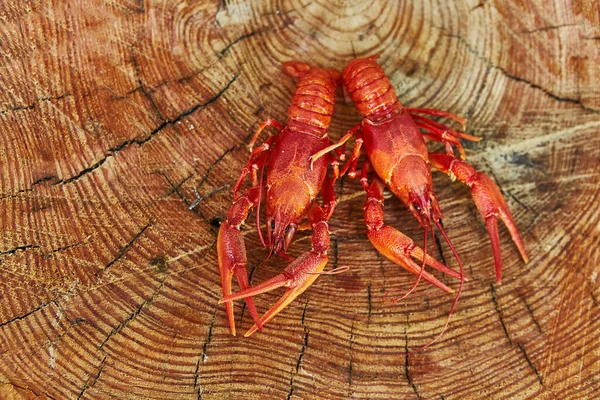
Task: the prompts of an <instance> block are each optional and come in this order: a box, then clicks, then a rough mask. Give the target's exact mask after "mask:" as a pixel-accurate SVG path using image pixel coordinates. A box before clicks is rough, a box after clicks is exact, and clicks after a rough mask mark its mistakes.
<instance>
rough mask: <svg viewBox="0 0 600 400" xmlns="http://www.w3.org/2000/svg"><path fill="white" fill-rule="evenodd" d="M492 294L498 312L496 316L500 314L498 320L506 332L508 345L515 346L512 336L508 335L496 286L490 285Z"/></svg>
mask: <svg viewBox="0 0 600 400" xmlns="http://www.w3.org/2000/svg"><path fill="white" fill-rule="evenodd" d="M490 293H491V294H492V302H493V303H494V309H495V310H496V314H498V319H499V320H500V324H501V325H502V329H503V330H504V335H505V336H506V338H507V339H508V343H509V344H510V345H512V344H513V342H512V339H511V338H510V335H509V334H508V329H507V328H506V325H505V324H504V317H503V316H502V310H501V309H500V305H499V304H498V299H497V298H496V288H494V285H493V284H491V283H490Z"/></svg>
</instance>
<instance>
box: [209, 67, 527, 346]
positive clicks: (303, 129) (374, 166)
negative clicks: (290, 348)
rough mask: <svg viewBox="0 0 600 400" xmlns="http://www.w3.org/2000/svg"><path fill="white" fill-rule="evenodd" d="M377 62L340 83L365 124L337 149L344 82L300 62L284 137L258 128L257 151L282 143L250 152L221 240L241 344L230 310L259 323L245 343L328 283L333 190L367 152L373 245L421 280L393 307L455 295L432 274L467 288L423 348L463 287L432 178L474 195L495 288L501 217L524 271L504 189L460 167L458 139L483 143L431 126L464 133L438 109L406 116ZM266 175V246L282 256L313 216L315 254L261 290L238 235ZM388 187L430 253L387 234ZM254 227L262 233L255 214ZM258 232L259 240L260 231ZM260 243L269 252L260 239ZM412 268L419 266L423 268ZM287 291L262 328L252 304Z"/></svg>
mask: <svg viewBox="0 0 600 400" xmlns="http://www.w3.org/2000/svg"><path fill="white" fill-rule="evenodd" d="M376 59H377V56H372V57H368V58H359V59H356V60H353V61H352V62H350V63H349V64H348V65H347V66H346V67H345V68H344V70H343V72H342V75H341V81H342V84H343V86H344V89H345V90H346V92H347V93H349V94H350V97H351V98H352V100H353V101H354V105H355V107H356V108H357V110H358V111H359V113H360V114H361V115H362V116H363V120H362V121H361V122H360V123H359V124H358V125H357V126H355V127H354V128H352V129H351V130H350V131H349V132H348V133H347V134H346V135H344V136H343V137H342V138H341V139H340V140H339V141H338V143H336V144H330V141H329V139H328V138H327V132H326V131H327V128H328V126H329V122H330V119H331V114H332V111H333V101H334V96H335V90H336V89H335V88H336V83H337V81H338V80H339V79H340V78H339V76H338V75H337V74H336V73H335V72H332V71H331V70H324V69H321V68H314V67H313V68H310V67H308V66H307V65H306V64H302V63H299V62H291V63H286V64H285V65H284V70H285V71H286V72H287V73H288V74H289V75H291V76H297V77H299V82H298V88H297V89H296V92H295V95H294V98H293V100H292V106H291V107H290V110H289V112H288V115H289V121H288V125H287V126H286V127H283V126H282V125H280V124H278V123H276V122H273V121H270V120H268V121H265V122H264V123H263V124H262V125H261V126H260V127H259V129H258V131H257V133H256V134H255V135H254V138H253V139H252V141H251V144H252V143H254V141H255V140H256V138H257V136H258V134H259V133H260V131H261V130H262V129H263V128H264V127H265V126H274V127H276V128H277V129H279V130H281V133H280V135H279V136H273V137H271V138H269V139H267V141H266V142H265V143H264V144H263V145H262V146H260V147H258V148H257V149H255V150H254V151H253V152H252V155H251V157H250V160H249V162H248V164H247V165H246V166H245V167H244V169H243V171H242V174H241V176H240V178H239V180H238V183H237V184H236V186H235V188H234V193H236V194H237V192H238V190H239V188H240V185H241V183H242V181H243V179H244V178H245V177H246V176H247V175H248V174H249V173H252V177H253V179H252V180H253V186H252V187H251V188H250V189H247V190H246V191H245V192H244V194H243V195H242V196H241V197H239V198H237V200H236V201H235V202H234V204H233V205H232V207H231V208H230V210H229V212H228V214H227V221H225V222H224V223H223V224H222V225H221V230H220V232H219V239H218V251H219V264H220V269H221V277H222V286H223V294H224V296H225V297H224V299H223V300H222V301H224V302H225V303H226V306H227V315H228V319H229V323H230V328H231V331H232V332H233V333H234V334H235V327H234V325H233V311H232V308H231V307H232V306H231V301H233V300H235V299H240V298H245V299H246V302H247V304H248V308H249V310H250V312H251V314H252V316H253V318H254V320H255V323H256V324H255V325H254V327H252V329H250V331H248V333H247V335H249V334H252V333H253V332H255V331H256V330H257V329H261V328H262V325H263V324H265V323H266V322H268V321H269V320H270V319H272V318H273V317H274V316H275V315H276V314H277V313H278V312H279V311H281V309H283V308H284V307H285V306H287V305H288V304H289V303H290V302H291V301H292V300H293V299H294V298H296V297H297V296H298V295H299V294H300V293H302V292H303V291H304V290H306V289H307V288H308V286H310V285H311V284H312V283H313V282H314V280H315V279H316V278H317V276H318V274H319V273H322V271H323V268H324V267H325V265H326V263H327V249H328V247H329V231H328V227H327V221H328V219H329V217H330V216H331V214H332V212H333V209H334V208H335V204H336V201H335V196H334V194H333V182H334V181H335V179H336V178H337V177H338V176H340V175H344V174H346V173H348V175H349V176H350V177H351V178H354V177H356V176H357V174H358V173H357V164H358V159H359V156H360V154H361V150H362V149H363V148H364V152H365V154H366V160H365V161H364V164H363V166H362V169H361V171H360V182H361V185H362V186H363V188H364V190H365V191H366V193H367V199H366V201H365V205H364V218H365V223H366V225H367V235H368V237H369V240H370V241H371V243H372V244H373V246H375V248H377V249H378V250H379V251H380V252H381V253H382V254H383V255H385V256H386V257H387V258H389V259H390V260H392V261H393V262H394V263H396V264H398V265H399V266H402V267H403V268H405V269H407V270H408V271H409V272H411V273H413V274H415V275H417V276H418V277H417V279H416V281H415V283H414V285H413V286H412V288H410V289H409V290H408V291H407V292H406V294H404V295H403V296H402V297H399V298H397V299H395V300H398V299H400V298H404V297H405V296H407V295H408V294H410V293H411V292H412V291H413V290H414V289H415V288H416V286H417V284H418V283H419V281H420V279H425V280H427V281H429V282H430V283H432V284H434V285H435V286H437V287H439V288H441V289H443V290H445V291H447V292H452V289H450V288H449V287H448V286H446V285H445V284H444V283H442V282H441V281H439V280H438V279H437V278H435V277H434V276H433V275H431V274H429V273H428V272H427V271H425V265H430V266H431V267H434V268H436V269H438V270H440V271H442V272H444V273H446V274H449V275H451V276H453V277H456V278H459V279H460V286H459V288H458V291H457V294H456V297H455V299H454V302H453V303H452V306H451V309H450V313H449V316H448V319H447V320H446V324H445V326H444V328H443V329H442V331H441V332H440V334H439V335H438V336H437V337H436V338H435V339H434V340H433V341H431V342H430V343H428V344H427V345H426V346H424V347H427V346H429V345H430V344H432V343H434V342H435V341H437V340H438V339H439V338H440V337H441V335H442V333H443V332H444V331H445V329H446V327H447V325H448V321H449V319H450V316H451V315H452V312H453V310H454V307H455V305H456V303H457V301H458V298H459V297H460V294H461V291H462V288H463V283H464V280H465V278H464V273H463V264H462V261H461V260H460V257H459V255H458V253H457V251H456V249H455V248H454V246H453V245H452V242H451V241H450V239H449V237H448V235H447V234H446V232H445V231H444V228H443V226H442V224H441V217H442V212H441V210H440V207H439V204H438V201H437V199H436V197H435V194H434V192H433V185H432V178H431V168H435V169H438V170H440V171H442V172H445V173H447V174H449V175H450V177H451V178H452V179H453V180H454V179H458V180H460V181H461V182H463V183H465V184H467V185H469V186H470V188H471V194H472V197H473V199H474V201H475V204H476V206H477V209H478V210H479V212H480V214H481V215H482V217H483V218H484V220H485V223H486V227H487V230H488V233H489V236H490V240H491V243H492V249H493V253H494V259H495V268H496V280H497V282H499V283H500V281H501V259H500V242H499V237H498V226H497V219H498V217H500V218H501V219H502V220H503V221H504V223H505V224H506V226H507V227H508V230H509V232H510V235H511V237H512V239H513V241H514V243H515V244H516V246H517V248H518V250H519V252H520V254H521V256H522V257H523V260H524V261H525V262H527V255H526V253H525V248H524V246H523V242H522V240H521V237H520V235H519V232H518V230H517V227H516V225H515V223H514V221H513V218H512V216H511V213H510V211H509V209H508V206H507V204H506V201H505V200H504V197H503V196H502V194H501V192H500V190H499V188H498V186H497V185H496V184H495V183H494V181H493V180H492V179H490V178H489V177H488V176H487V175H485V174H484V173H482V172H477V171H476V170H475V169H474V168H473V167H472V166H471V165H469V164H467V163H466V162H465V161H463V159H464V158H465V153H464V150H463V148H462V146H461V144H460V142H459V140H458V139H464V140H471V141H478V140H479V138H477V137H474V136H471V135H467V134H465V133H463V132H458V131H456V130H454V129H451V128H449V127H447V126H446V125H443V124H441V123H439V122H437V121H434V120H432V119H430V118H427V117H426V116H437V117H447V118H450V119H453V120H455V121H457V122H459V123H460V124H461V125H462V127H463V130H464V126H465V122H464V120H463V119H462V118H460V117H458V116H456V115H453V114H450V113H448V112H445V111H441V110H436V109H426V108H405V107H403V106H402V105H401V104H400V102H399V101H398V99H397V97H396V94H395V91H394V89H393V88H392V86H391V84H390V81H389V79H388V78H387V76H386V75H385V73H384V71H383V70H382V69H381V67H380V66H379V65H378V64H377V63H376V61H375V60H376ZM317 82H318V83H317ZM351 138H355V145H354V148H353V151H352V153H351V155H350V157H349V158H348V160H347V161H346V163H345V165H344V166H343V167H342V169H341V170H339V167H338V163H337V160H336V158H335V156H334V154H333V153H331V151H335V153H336V154H337V155H338V157H339V158H340V159H341V160H344V159H345V156H344V149H345V143H346V142H347V141H348V140H349V139H351ZM426 139H427V140H433V141H437V142H442V143H444V144H445V148H446V152H445V153H430V152H429V151H428V149H427V146H426V144H425V140H426ZM452 146H455V147H456V148H457V149H458V151H459V154H460V158H455V157H454V153H453V147H452ZM329 163H331V164H332V165H333V168H334V173H333V176H334V177H333V180H331V179H329V178H328V177H327V166H328V164H329ZM265 165H268V167H267V184H266V186H265V187H266V197H267V199H266V202H267V212H266V214H267V230H268V246H269V247H270V248H271V251H272V252H275V253H279V254H283V255H284V256H285V251H286V250H287V246H288V245H289V243H290V241H291V238H292V236H293V234H294V232H295V230H296V229H297V227H298V223H299V221H300V219H302V218H303V217H304V216H308V218H309V221H310V223H311V225H312V227H313V229H314V233H313V239H312V244H313V248H312V250H311V251H310V252H307V253H304V254H302V255H301V256H299V257H298V258H297V259H296V260H294V261H293V262H292V263H291V264H290V265H289V266H288V267H287V268H286V269H285V270H284V272H283V273H282V274H280V275H278V276H276V277H274V278H272V279H270V280H268V281H266V282H264V283H262V284H259V285H257V286H254V287H248V280H247V277H246V272H245V264H246V257H245V248H244V246H243V240H242V237H241V233H240V231H239V226H240V224H241V223H242V222H243V220H244V219H245V218H246V216H247V214H248V211H249V210H250V208H252V207H255V206H256V205H257V204H259V203H260V198H261V193H262V189H263V183H262V172H261V177H260V178H258V176H257V170H258V169H259V168H264V167H265ZM371 171H373V172H375V174H374V176H373V178H372V179H371V182H370V183H369V179H368V174H369V172H371ZM385 187H387V188H388V189H389V190H390V191H391V192H392V193H393V194H395V195H396V196H397V197H398V198H399V199H400V200H401V201H402V202H403V203H404V204H405V205H406V207H407V208H408V209H409V211H410V212H411V213H412V214H413V215H414V217H415V218H416V219H417V220H418V221H419V223H420V224H421V226H423V228H424V245H423V249H421V248H419V247H418V246H417V245H416V244H415V243H414V242H413V241H412V240H411V239H410V238H408V237H407V236H405V235H404V234H403V233H402V232H400V231H399V230H397V229H395V228H393V227H391V226H388V225H385V224H384V221H383V191H384V188H385ZM321 188H322V198H323V201H324V203H325V204H324V206H323V207H321V206H318V205H317V204H316V203H315V197H316V195H317V194H318V192H319V191H320V190H321ZM236 197H237V196H236ZM257 225H259V223H258V213H257ZM258 228H259V227H258ZM434 228H437V229H438V230H439V231H440V233H441V234H442V236H443V237H444V239H445V241H446V243H447V244H448V246H449V247H450V249H451V251H452V253H453V254H454V257H455V258H456V260H457V263H458V265H459V268H460V272H456V271H454V270H452V269H450V268H448V267H447V266H445V265H444V264H442V263H440V262H438V261H436V260H435V259H434V258H432V257H430V256H429V255H428V254H427V240H428V236H429V233H431V235H432V236H433V230H434ZM258 231H259V235H260V229H258ZM261 240H262V241H263V244H265V245H267V244H266V243H265V242H264V240H263V239H262V235H261ZM412 258H416V259H418V260H420V261H421V263H422V264H421V266H419V265H418V264H417V263H416V262H415V261H414V260H413V259H412ZM232 274H235V275H236V276H237V279H238V283H239V285H240V288H241V291H240V292H238V293H236V294H233V295H232V294H231V276H232ZM280 286H288V287H289V289H288V290H287V291H286V293H285V294H284V295H283V297H282V299H281V300H279V302H277V304H275V306H273V307H272V308H271V309H270V310H269V311H268V312H267V313H266V314H265V315H264V316H263V317H262V318H258V315H257V313H256V309H255V307H254V304H253V303H252V299H251V297H250V296H253V295H256V294H259V293H263V292H265V291H268V290H271V289H274V288H277V287H280Z"/></svg>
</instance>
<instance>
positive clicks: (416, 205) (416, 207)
mask: <svg viewBox="0 0 600 400" xmlns="http://www.w3.org/2000/svg"><path fill="white" fill-rule="evenodd" d="M413 207H414V208H415V209H416V210H417V211H421V206H420V205H419V204H418V203H413Z"/></svg>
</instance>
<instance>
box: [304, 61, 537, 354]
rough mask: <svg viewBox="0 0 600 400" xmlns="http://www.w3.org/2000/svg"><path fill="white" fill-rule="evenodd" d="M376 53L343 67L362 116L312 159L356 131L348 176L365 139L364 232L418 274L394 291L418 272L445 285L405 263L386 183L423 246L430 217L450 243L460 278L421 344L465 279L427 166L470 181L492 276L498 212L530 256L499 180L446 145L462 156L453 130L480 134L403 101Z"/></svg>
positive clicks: (406, 242) (403, 240)
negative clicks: (386, 214) (390, 221)
mask: <svg viewBox="0 0 600 400" xmlns="http://www.w3.org/2000/svg"><path fill="white" fill-rule="evenodd" d="M376 59H377V56H372V57H368V58H359V59H355V60H353V61H351V62H350V63H349V64H348V65H347V66H346V67H345V68H344V70H343V72H342V81H343V85H344V88H345V90H346V91H347V92H348V93H349V94H350V97H351V98H352V100H353V101H354V105H355V107H356V109H357V110H358V112H359V113H360V114H361V115H362V116H363V120H362V121H361V122H360V123H359V124H358V125H356V126H355V127H354V128H352V129H351V130H350V131H349V132H348V133H347V134H346V135H344V137H342V138H341V139H340V141H339V142H338V143H336V144H334V145H331V146H329V147H328V148H326V149H323V150H321V151H320V152H318V153H317V154H315V155H313V156H312V157H311V159H312V161H313V162H315V161H316V160H318V159H319V157H321V156H323V155H325V154H327V153H328V152H329V151H331V150H334V149H338V148H340V147H341V148H343V147H344V144H345V143H346V141H348V140H349V139H350V138H352V137H355V138H356V139H355V146H354V149H353V151H352V155H351V157H350V159H349V160H348V162H347V163H346V165H344V167H343V168H342V170H341V174H342V175H343V174H345V173H346V172H347V171H349V172H348V174H349V176H350V177H354V176H356V166H357V162H358V157H359V155H360V151H361V148H362V147H363V146H364V149H365V153H366V161H365V163H364V166H363V167H362V171H361V178H360V181H361V184H362V186H363V188H364V190H365V191H366V192H367V200H366V201H365V206H364V215H365V223H366V225H367V235H368V237H369V240H370V241H371V243H372V244H373V246H375V248H377V250H379V252H381V253H382V254H383V255H385V256H386V257H387V258H389V259H390V260H392V261H393V262H395V263H396V264H398V265H400V266H402V267H404V268H406V269H407V270H408V271H410V272H412V273H414V274H416V275H418V278H417V280H416V282H415V284H414V285H413V287H412V288H411V289H410V290H408V292H407V293H406V294H405V295H404V296H402V297H399V298H398V299H401V298H404V297H406V296H407V295H408V294H410V293H411V292H412V291H413V290H414V288H415V287H416V285H417V284H418V282H419V280H420V279H421V277H423V278H424V279H426V280H428V281H430V282H431V283H433V284H435V285H436V286H438V287H440V288H442V289H444V290H446V289H447V288H446V287H444V286H443V284H441V282H438V281H437V280H435V278H433V279H432V277H430V276H428V275H427V274H426V273H425V271H424V267H425V264H423V265H422V267H421V268H420V269H417V268H415V265H414V264H411V260H410V259H409V258H408V257H407V253H409V252H410V251H413V246H414V245H413V244H412V241H411V240H410V239H408V238H407V237H406V236H405V235H404V234H402V233H401V232H400V231H398V230H396V229H394V228H392V227H390V226H387V225H385V224H384V222H383V207H382V205H383V189H384V185H385V186H387V187H388V189H389V190H390V191H391V192H392V193H393V194H395V195H396V196H397V197H398V198H399V199H400V200H401V201H402V202H403V203H404V204H405V205H406V207H407V208H408V209H409V211H410V212H411V213H412V214H413V215H414V216H415V218H416V219H417V220H418V221H419V223H420V224H421V226H423V228H424V230H425V235H424V245H423V248H424V249H425V251H427V236H428V232H431V233H432V235H433V225H435V227H437V228H438V230H439V231H440V233H441V234H442V236H443V237H444V239H445V241H446V242H447V243H448V246H449V247H450V249H451V251H452V253H453V254H454V256H455V258H456V260H457V262H458V264H459V267H460V274H459V277H460V286H459V289H458V292H457V294H456V297H455V300H454V302H453V304H452V306H451V309H450V313H449V316H448V319H447V320H446V325H445V326H444V328H443V329H442V332H440V334H439V335H438V336H437V337H436V338H435V339H434V340H433V341H432V342H430V343H429V344H427V346H429V345H430V344H432V343H434V342H435V341H436V340H438V339H439V337H441V335H442V334H443V332H444V330H445V329H446V327H447V324H448V321H449V318H450V315H452V312H453V310H454V307H455V305H456V302H457V301H458V298H459V297H460V293H461V291H462V287H463V282H464V274H463V264H462V262H461V260H460V257H459V256H458V253H457V252H456V249H455V248H454V246H453V245H452V242H451V241H450V239H449V237H448V235H447V234H446V232H445V231H444V228H443V226H442V224H441V217H442V212H441V210H440V207H439V204H438V201H437V199H436V197H435V194H434V192H433V185H432V179H431V168H432V167H433V168H435V169H438V170H440V171H442V172H445V173H447V174H448V175H450V177H451V178H452V179H453V180H454V179H458V180H459V181H461V182H463V183H465V184H467V185H468V186H469V187H470V188H471V195H472V197H473V199H474V201H475V205H476V206H477V209H478V210H479V212H480V214H481V216H482V217H483V218H484V220H485V224H486V227H487V230H488V233H489V236H490V240H491V243H492V249H493V253H494V260H495V267H496V281H497V282H498V283H500V282H501V277H502V274H501V260H500V240H499V237H498V224H497V219H498V217H500V218H501V219H502V220H503V221H504V223H505V224H506V226H507V228H508V231H509V232H510V235H511V237H512V239H513V241H514V243H515V244H516V246H517V248H518V250H519V252H520V253H521V256H522V257H523V260H524V261H525V262H527V261H528V259H527V254H526V253H525V247H524V245H523V241H522V240H521V237H520V235H519V231H518V229H517V226H516V224H515V222H514V221H513V218H512V215H511V213H510V210H509V209H508V206H507V204H506V201H505V200H504V197H503V196H502V193H501V192H500V189H499V188H498V186H497V185H496V184H495V183H494V181H493V180H492V179H490V178H489V177H488V176H487V175H486V174H484V173H483V172H477V171H476V170H475V168H473V167H472V166H471V165H469V164H467V163H466V162H464V161H462V160H461V159H458V158H455V157H454V155H453V149H452V145H454V146H456V147H457V148H458V150H459V152H460V156H461V158H462V159H464V158H465V153H464V150H463V148H462V146H461V145H460V142H459V141H458V139H459V138H460V139H465V140H471V141H478V140H480V139H479V138H477V137H474V136H471V135H467V134H464V133H462V132H457V131H456V130H454V129H451V128H449V127H447V126H445V125H442V124H440V123H439V122H436V121H433V120H431V119H429V118H426V117H423V115H430V116H441V117H448V118H451V119H454V120H456V121H457V122H459V123H460V124H461V125H462V126H463V128H464V125H465V122H464V120H463V119H462V118H460V117H458V116H456V115H453V114H450V113H448V112H445V111H441V110H436V109H417V108H404V107H403V106H402V105H401V104H400V102H399V101H398V98H397V97H396V93H395V91H394V89H393V87H392V86H391V84H390V81H389V79H388V78H387V76H386V75H385V73H384V71H383V70H382V69H381V67H380V66H379V65H378V64H377V62H376V61H375V60H376ZM421 130H423V131H424V132H422V131H421ZM425 139H428V140H434V141H438V142H442V143H445V145H446V153H429V152H428V150H427V146H426V145H425ZM371 169H373V170H374V172H375V176H374V177H373V180H372V183H371V184H369V183H368V179H367V173H368V172H369V170H371ZM451 275H452V274H451ZM454 276H456V275H454ZM424 347H426V346H424Z"/></svg>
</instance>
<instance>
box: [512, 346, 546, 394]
mask: <svg viewBox="0 0 600 400" xmlns="http://www.w3.org/2000/svg"><path fill="white" fill-rule="evenodd" d="M517 347H518V348H519V350H521V353H522V354H523V357H525V361H527V364H528V365H529V368H531V370H532V371H533V373H534V374H535V376H536V377H537V379H538V381H539V382H540V385H542V386H544V381H543V380H542V376H541V375H540V373H539V371H538V370H537V368H536V367H535V365H534V364H533V362H531V359H530V358H529V356H528V355H527V352H526V351H525V348H524V347H523V345H521V343H517Z"/></svg>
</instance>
